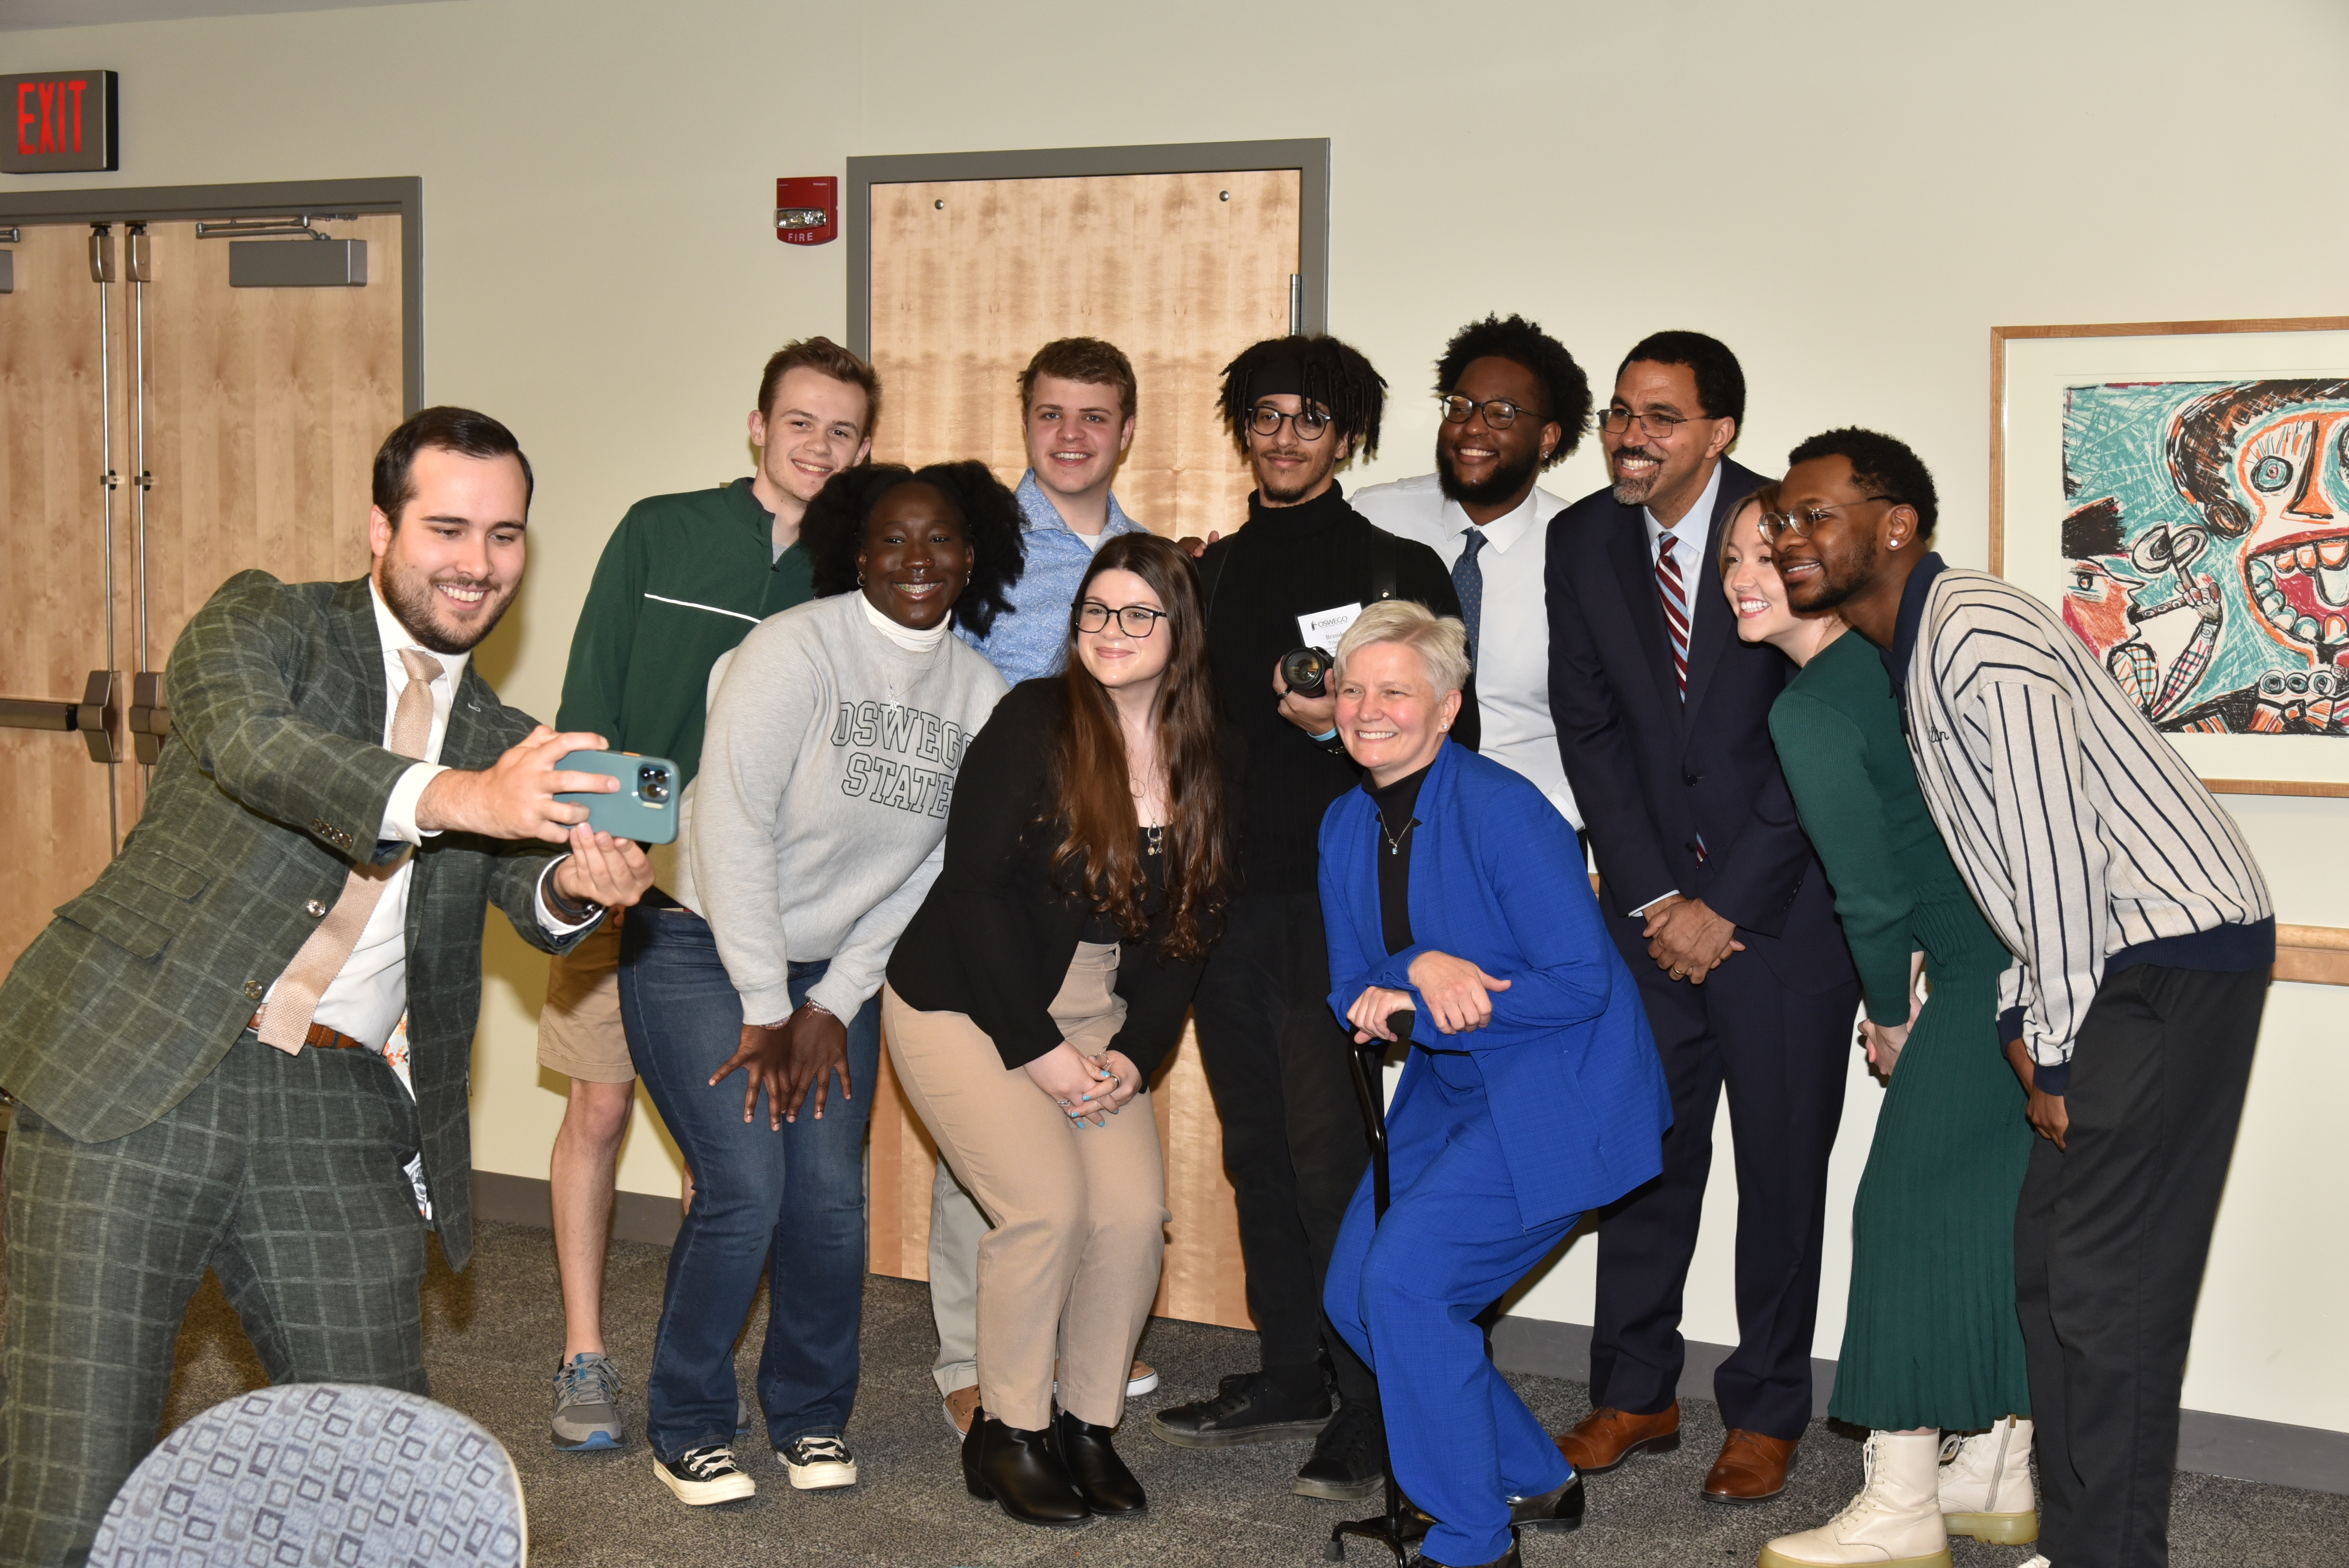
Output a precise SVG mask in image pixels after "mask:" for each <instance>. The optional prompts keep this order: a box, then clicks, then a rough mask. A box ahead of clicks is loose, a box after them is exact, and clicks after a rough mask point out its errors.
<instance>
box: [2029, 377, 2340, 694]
mask: <svg viewBox="0 0 2349 1568" xmlns="http://www.w3.org/2000/svg"><path fill="white" fill-rule="evenodd" d="M2064 500H2065V501H2066V503H2067V505H2068V506H2069V507H2070V509H2071V510H2070V511H2069V512H2068V513H2067V515H2066V516H2065V517H2064V528H2063V550H2064V559H2065V561H2066V562H2067V563H2068V566H2067V570H2068V573H2069V577H2068V579H2067V581H2066V583H2065V587H2064V622H2065V624H2068V625H2069V626H2070V627H2071V628H2072V630H2073V631H2074V632H2075V633H2076V634H2078V635H2079V637H2080V639H2081V640H2082V641H2083V642H2085V643H2086V644H2087V645H2088V646H2089V647H2090V648H2091V649H2093V650H2095V654H2096V655H2097V656H2098V657H2099V658H2100V659H2101V660H2103V662H2104V665H2105V667H2106V669H2107V670H2109V671H2110V672H2111V673H2112V676H2113V678H2114V679H2115V680H2116V681H2117V682H2119V683H2120V686H2121V689H2122V690H2123V691H2125V692H2127V693H2128V694H2129V696H2130V697H2131V698H2132V699H2133V700H2134V701H2135V702H2136V703H2137V706H2138V707H2140V708H2141V709H2143V710H2144V712H2145V714H2146V716H2147V717H2148V718H2150V719H2152V720H2153V722H2154V724H2155V725H2156V727H2159V728H2161V729H2166V730H2171V731H2176V732H2179V733H2202V734H2222V735H2261V734H2266V735H2329V736H2341V737H2344V738H2349V377H2344V378H2341V379H2337V380H2336V379H2315V378H2311V379H2301V380H2289V381H2284V380H2276V381H2153V382H2134V383H2105V384H2101V385H2092V386H2075V387H2066V388H2065V389H2064Z"/></svg>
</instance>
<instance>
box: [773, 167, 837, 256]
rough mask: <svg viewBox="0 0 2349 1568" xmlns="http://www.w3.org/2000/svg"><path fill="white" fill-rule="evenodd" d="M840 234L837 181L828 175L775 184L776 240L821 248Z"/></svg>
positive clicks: (787, 243) (781, 181) (776, 182)
mask: <svg viewBox="0 0 2349 1568" xmlns="http://www.w3.org/2000/svg"><path fill="white" fill-rule="evenodd" d="M838 232H840V181H838V180H837V179H835V178H833V176H832V175H829V174H819V175H815V176H813V177H812V178H809V179H805V180H778V181H775V238H777V239H778V240H781V242H783V243H784V244H786V245H821V244H823V243H824V242H827V241H829V240H830V239H832V237H833V235H834V234H837V233H838Z"/></svg>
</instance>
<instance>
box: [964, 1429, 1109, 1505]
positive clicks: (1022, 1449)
mask: <svg viewBox="0 0 2349 1568" xmlns="http://www.w3.org/2000/svg"><path fill="white" fill-rule="evenodd" d="M962 1480H963V1485H965V1486H966V1487H968V1488H969V1489H970V1495H971V1496H973V1497H976V1498H978V1499H980V1500H981V1501H985V1500H986V1499H988V1498H992V1499H994V1500H995V1505H996V1506H997V1507H998V1508H999V1509H1001V1510H1003V1511H1004V1512H1006V1513H1008V1514H1009V1515H1010V1516H1011V1517H1012V1518H1014V1519H1016V1520H1018V1521H1019V1522H1021V1523H1022V1524H1043V1525H1070V1524H1082V1523H1083V1522H1085V1520H1086V1519H1087V1518H1088V1517H1089V1516H1090V1515H1091V1513H1092V1510H1090V1509H1088V1508H1087V1507H1086V1506H1085V1500H1084V1498H1083V1496H1082V1495H1081V1493H1079V1491H1077V1484H1076V1482H1075V1481H1073V1480H1070V1479H1069V1467H1068V1466H1067V1465H1065V1464H1063V1463H1062V1462H1061V1456H1060V1454H1059V1452H1058V1451H1057V1449H1056V1447H1055V1445H1054V1444H1053V1441H1052V1433H1051V1431H1050V1429H1049V1428H1048V1429H1045V1430H1043V1431H1040V1432H1029V1431H1022V1430H1021V1429H1019V1428H1018V1427H1007V1426H1005V1425H1004V1424H1003V1423H1002V1422H1001V1421H999V1420H997V1419H996V1418H994V1417H992V1416H990V1415H988V1413H987V1412H986V1411H985V1410H984V1409H981V1410H978V1411H976V1412H974V1413H973V1414H972V1416H971V1419H970V1435H969V1436H968V1437H966V1438H964V1439H963V1440H962Z"/></svg>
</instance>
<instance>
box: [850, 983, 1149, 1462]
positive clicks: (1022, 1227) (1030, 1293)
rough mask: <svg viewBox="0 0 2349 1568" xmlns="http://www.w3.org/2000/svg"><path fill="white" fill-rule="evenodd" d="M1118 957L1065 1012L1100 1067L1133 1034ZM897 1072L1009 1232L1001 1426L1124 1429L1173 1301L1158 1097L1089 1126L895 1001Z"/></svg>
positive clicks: (887, 1019)
mask: <svg viewBox="0 0 2349 1568" xmlns="http://www.w3.org/2000/svg"><path fill="white" fill-rule="evenodd" d="M1117 961H1118V948H1117V944H1115V943H1090V942H1089V943H1082V944H1079V946H1078V948H1077V954H1076V957H1075V959H1074V960H1073V961H1072V962H1071V964H1070V965H1069V973H1068V976H1067V978H1066V979H1065V980H1064V981H1063V982H1062V984H1061V994H1060V995H1058V996H1056V997H1054V998H1053V1001H1052V1007H1051V1013H1052V1019H1053V1022H1055V1023H1057V1024H1059V1025H1060V1026H1061V1036H1062V1037H1063V1038H1065V1039H1066V1040H1068V1042H1069V1043H1070V1044H1071V1045H1073V1046H1075V1047H1077V1048H1078V1049H1079V1050H1081V1051H1083V1052H1084V1053H1086V1054H1087V1055H1088V1056H1090V1055H1092V1054H1094V1053H1095V1052H1098V1051H1102V1050H1104V1049H1106V1048H1108V1046H1109V1042H1110V1040H1111V1039H1112V1037H1114V1036H1115V1035H1116V1033H1117V1031H1118V1028H1119V1026H1121V1025H1122V1024H1123V1023H1124V1021H1125V1004H1124V1003H1123V1001H1122V1000H1120V999H1119V997H1118V995H1117V994H1116V992H1115V990H1114V989H1113V985H1114V983H1115V981H1116V978H1117ZM881 1021H882V1024H883V1026H884V1028H885V1033H886V1037H887V1039H888V1042H889V1059H890V1062H891V1063H892V1065H893V1066H895V1068H896V1070H897V1081H898V1082H899V1083H901V1084H902V1085H904V1086H905V1098H906V1099H908V1100H910V1101H912V1102H913V1107H914V1111H915V1114H916V1115H917V1116H919V1117H920V1118H921V1119H922V1124H923V1125H924V1126H925V1127H927V1128H928V1129H929V1130H930V1136H931V1137H932V1138H934V1139H936V1140H937V1145H938V1150H939V1152H940V1153H942V1154H944V1155H945V1156H946V1158H947V1162H948V1163H949V1164H951V1165H952V1166H953V1167H954V1173H955V1175H956V1176H957V1178H958V1179H959V1180H960V1181H961V1182H962V1184H963V1185H964V1186H965V1187H966V1188H968V1189H969V1191H970V1193H971V1195H972V1196H973V1197H974V1198H976V1199H978V1205H979V1207H980V1209H981V1210H982V1211H983V1212H985V1213H986V1215H987V1217H988V1220H989V1222H991V1223H992V1226H993V1228H992V1229H991V1230H989V1231H988V1233H987V1239H986V1240H985V1241H984V1242H982V1243H979V1248H978V1388H979V1402H980V1404H981V1405H982V1406H983V1407H984V1408H985V1409H986V1411H987V1413H988V1415H990V1416H993V1417H995V1418H997V1419H999V1420H1000V1421H1002V1422H1003V1423H1004V1424H1005V1425H1007V1426H1011V1427H1017V1428H1019V1429H1023V1430H1027V1431H1036V1430H1039V1429H1042V1428H1044V1427H1047V1426H1049V1425H1050V1423H1051V1418H1052V1366H1053V1361H1054V1358H1055V1357H1056V1355H1057V1357H1058V1359H1059V1362H1060V1373H1061V1377H1060V1383H1061V1396H1060V1403H1061V1408H1062V1409H1064V1410H1067V1411H1068V1412H1069V1413H1070V1414H1071V1415H1072V1416H1074V1417H1076V1418H1077V1419H1079V1420H1081V1421H1088V1422H1092V1424H1094V1425H1096V1426H1103V1427H1114V1426H1115V1425H1117V1422H1118V1418H1119V1417H1120V1416H1121V1415H1123V1413H1124V1410H1125V1381H1126V1375H1127V1371H1128V1368H1129V1367H1131V1366H1132V1365H1133V1347H1134V1345H1135V1344H1136V1342H1138V1341H1139V1340H1140V1339H1141V1337H1142V1330H1143V1326H1145V1325H1146V1324H1147V1323H1148V1322H1149V1319H1150V1303H1151V1300H1152V1298H1153V1297H1154V1296H1155V1295H1157V1294H1158V1265H1159V1261H1160V1259H1161V1257H1162V1256H1163V1255H1164V1252H1165V1250H1166V1222H1167V1219H1168V1215H1167V1212H1166V1173H1165V1166H1164V1162H1163V1161H1162V1160H1161V1158H1160V1154H1159V1149H1158V1122H1157V1119H1156V1118H1155V1117H1154V1115H1153V1114H1152V1112H1151V1108H1150V1099H1149V1097H1148V1095H1147V1094H1146V1093H1145V1094H1142V1095H1137V1096H1136V1097H1135V1098H1134V1099H1133V1101H1132V1102H1131V1103H1130V1104H1128V1105H1127V1106H1126V1108H1125V1109H1124V1110H1123V1112H1122V1113H1121V1114H1119V1115H1116V1116H1112V1117H1110V1118H1108V1119H1107V1120H1106V1123H1105V1125H1103V1126H1102V1127H1099V1128H1093V1127H1080V1126H1077V1125H1075V1124H1074V1123H1072V1122H1071V1120H1070V1119H1069V1118H1068V1117H1067V1116H1066V1115H1064V1114H1062V1112H1061V1108H1060V1107H1059V1106H1057V1105H1055V1104H1053V1103H1052V1101H1051V1100H1050V1099H1049V1098H1047V1097H1046V1095H1045V1094H1044V1091H1043V1090H1041V1089H1040V1088H1037V1087H1036V1085H1035V1083H1034V1081H1033V1080H1032V1079H1030V1078H1029V1076H1028V1074H1027V1073H1026V1072H1025V1071H1024V1070H1022V1069H1020V1068H1011V1069H1009V1070H1008V1071H1007V1070H1006V1069H1005V1068H1004V1066H1003V1058H1002V1057H999V1056H998V1055H996V1052H995V1046H994V1044H993V1042H991V1041H990V1040H988V1037H987V1036H986V1035H985V1034H984V1033H982V1032H981V1031H980V1030H979V1027H978V1025H976V1024H974V1023H972V1022H971V1020H970V1018H969V1017H968V1016H967V1015H965V1014H961V1013H924V1012H918V1011H916V1009H914V1008H912V1007H909V1006H906V1005H905V1002H904V1000H903V999H902V998H900V997H899V996H898V995H897V993H896V992H895V990H892V989H887V988H884V989H883V991H882V993H881Z"/></svg>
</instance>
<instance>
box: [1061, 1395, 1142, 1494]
mask: <svg viewBox="0 0 2349 1568" xmlns="http://www.w3.org/2000/svg"><path fill="white" fill-rule="evenodd" d="M1115 1430H1116V1429H1114V1428H1112V1427H1096V1426H1094V1425H1093V1424H1092V1422H1090V1421H1080V1420H1079V1419H1077V1418H1075V1417H1074V1416H1071V1414H1069V1413H1068V1412H1067V1411H1066V1410H1062V1411H1061V1412H1060V1413H1059V1414H1058V1415H1057V1416H1055V1417H1054V1418H1053V1421H1052V1436H1053V1438H1054V1439H1056V1440H1057V1441H1058V1442H1059V1444H1060V1449H1061V1463H1062V1464H1063V1465H1065V1466H1066V1467H1067V1468H1068V1472H1069V1479H1070V1480H1072V1481H1074V1482H1076V1484H1077V1493H1078V1495H1079V1496H1081V1497H1082V1498H1083V1499H1084V1500H1085V1505H1086V1506H1087V1507H1088V1508H1091V1509H1092V1511H1094V1512H1095V1513H1098V1514H1100V1515H1102V1517H1103V1518H1105V1519H1131V1518H1133V1516H1134V1515H1135V1514H1138V1513H1143V1512H1146V1511H1148V1510H1149V1508H1150V1500H1149V1499H1148V1498H1147V1497H1145V1496H1143V1491H1142V1483H1141V1482H1140V1481H1138V1480H1134V1479H1133V1471H1132V1470H1128V1469H1126V1468H1125V1461H1124V1460H1122V1459H1120V1458H1118V1457H1117V1449H1114V1448H1112V1447H1111V1446H1110V1439H1111V1438H1112V1436H1113V1435H1114V1434H1115Z"/></svg>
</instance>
